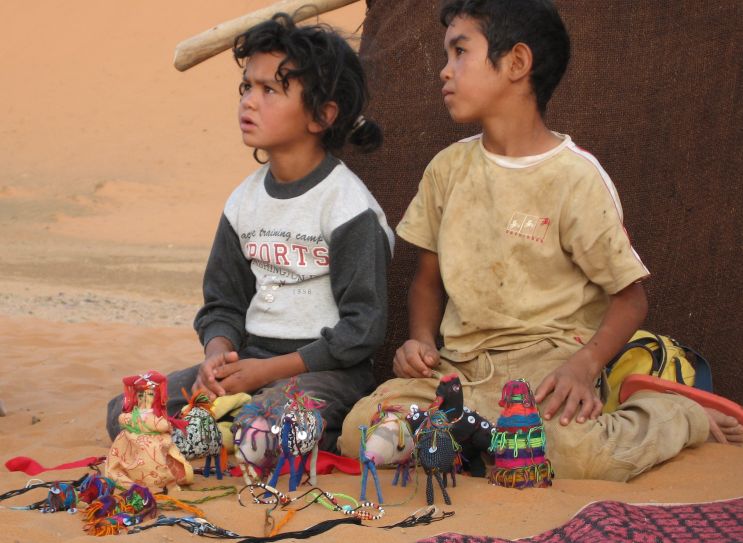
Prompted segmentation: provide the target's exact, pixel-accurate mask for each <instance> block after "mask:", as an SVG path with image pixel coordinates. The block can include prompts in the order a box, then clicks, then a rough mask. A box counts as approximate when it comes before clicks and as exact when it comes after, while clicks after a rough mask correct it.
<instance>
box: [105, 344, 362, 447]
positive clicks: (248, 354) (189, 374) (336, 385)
mask: <svg viewBox="0 0 743 543" xmlns="http://www.w3.org/2000/svg"><path fill="white" fill-rule="evenodd" d="M278 354H284V353H276V352H271V351H269V350H267V349H265V348H262V347H260V346H257V345H248V346H247V347H245V348H244V349H243V350H242V351H241V352H240V358H241V359H242V358H270V357H272V356H276V355H278ZM198 371H199V364H197V365H195V366H192V367H190V368H186V369H183V370H178V371H174V372H173V373H170V374H168V403H167V410H168V414H169V415H170V416H175V415H176V414H177V413H179V412H180V410H181V408H182V407H183V406H184V405H186V404H187V403H188V401H187V398H184V397H183V393H182V392H181V389H186V392H187V393H188V394H189V395H190V394H191V386H192V385H193V384H194V381H196V377H197V375H198ZM288 382H289V380H288V379H281V380H279V381H274V382H273V383H271V384H269V385H267V386H265V387H263V388H261V389H258V390H256V391H255V392H254V393H253V401H255V402H263V401H266V400H273V401H278V402H281V403H283V401H284V399H285V395H284V387H286V385H287V383H288ZM296 384H297V388H298V389H299V390H301V391H303V392H305V393H307V394H309V395H310V396H312V397H313V398H317V399H320V400H322V401H324V402H325V405H324V406H323V407H322V408H320V413H321V414H322V417H323V421H324V423H325V431H324V432H323V437H322V440H321V441H320V449H322V450H325V451H329V452H332V453H338V450H337V448H336V441H337V439H338V436H339V435H340V433H341V428H342V426H343V419H344V418H345V416H346V414H348V412H349V411H350V410H351V408H352V407H353V406H354V404H355V403H356V402H357V401H358V400H359V399H360V398H362V397H364V396H368V395H369V394H370V393H371V392H372V391H373V390H374V388H375V386H376V385H375V382H374V375H373V373H372V365H371V361H364V362H360V363H358V364H356V365H355V366H353V367H351V368H347V369H338V370H329V371H318V372H311V373H302V374H300V375H298V376H297V377H296ZM123 405H124V396H123V394H120V395H118V396H116V397H115V398H113V399H112V400H111V401H110V402H108V413H107V416H106V429H107V430H108V435H109V436H111V439H112V440H113V439H114V438H115V437H116V436H117V435H118V433H119V431H120V428H119V420H118V418H119V414H121V409H122V407H123Z"/></svg>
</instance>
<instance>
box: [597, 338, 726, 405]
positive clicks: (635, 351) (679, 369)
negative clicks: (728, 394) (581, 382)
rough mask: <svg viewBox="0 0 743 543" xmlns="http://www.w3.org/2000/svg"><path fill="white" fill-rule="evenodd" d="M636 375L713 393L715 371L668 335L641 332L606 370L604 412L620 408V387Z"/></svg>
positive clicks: (694, 352)
mask: <svg viewBox="0 0 743 543" xmlns="http://www.w3.org/2000/svg"><path fill="white" fill-rule="evenodd" d="M633 373H641V374H645V375H654V376H656V377H660V378H662V379H668V380H670V381H676V382H677V383H681V384H684V385H688V386H693V387H695V388H698V389H701V390H706V391H707V392H712V371H711V370H710V366H709V362H707V360H705V359H704V357H702V355H700V354H699V353H698V352H696V351H694V350H693V349H690V348H689V347H685V346H683V345H681V344H680V343H679V342H678V341H676V340H675V339H673V338H670V337H668V336H662V335H659V334H653V333H652V332H648V331H647V330H638V331H637V332H636V333H635V335H633V336H632V337H631V338H630V341H629V343H627V344H626V345H625V346H624V347H622V350H621V351H619V354H617V355H616V356H615V357H614V358H613V359H612V360H611V361H610V362H609V363H608V364H607V365H606V368H604V375H603V376H602V378H601V379H602V381H603V382H604V383H600V385H599V386H601V387H602V388H604V384H606V385H608V389H609V390H608V396H607V398H606V400H605V402H604V409H603V412H604V413H610V412H612V411H615V410H616V409H617V407H618V405H619V387H620V386H621V385H622V381H624V379H625V378H626V377H627V376H628V375H631V374H633Z"/></svg>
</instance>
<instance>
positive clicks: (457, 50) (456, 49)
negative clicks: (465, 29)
mask: <svg viewBox="0 0 743 543" xmlns="http://www.w3.org/2000/svg"><path fill="white" fill-rule="evenodd" d="M454 53H455V54H456V55H457V56H459V55H461V54H462V53H464V49H462V48H461V47H455V48H454Z"/></svg>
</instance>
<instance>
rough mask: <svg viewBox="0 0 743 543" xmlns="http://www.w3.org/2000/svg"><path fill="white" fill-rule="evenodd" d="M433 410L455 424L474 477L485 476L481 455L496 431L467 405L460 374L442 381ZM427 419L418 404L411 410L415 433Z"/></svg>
mask: <svg viewBox="0 0 743 543" xmlns="http://www.w3.org/2000/svg"><path fill="white" fill-rule="evenodd" d="M432 408H433V409H440V410H441V411H443V412H444V413H446V416H447V418H448V419H449V421H451V435H452V437H453V438H454V440H455V441H456V442H457V443H458V444H459V445H460V447H461V448H462V450H461V456H463V457H464V458H465V459H466V460H468V461H469V466H470V471H471V472H472V474H473V475H474V474H476V473H477V474H479V475H480V476H484V475H485V466H484V463H483V461H482V459H481V458H480V453H484V452H486V451H487V450H488V447H490V441H491V433H492V432H493V431H494V429H495V428H494V426H493V425H492V424H491V423H490V421H488V420H487V419H486V418H485V417H483V416H482V415H480V414H479V413H478V412H477V411H472V410H471V409H470V408H469V407H467V406H465V405H464V392H463V386H462V383H461V380H460V379H459V376H458V375H457V374H456V373H452V374H449V375H445V376H443V377H442V378H441V380H440V381H439V384H438V386H437V387H436V398H435V399H434V401H433V402H432V403H431V405H430V407H429V408H428V409H429V410H431V409H432ZM425 417H426V411H420V410H419V408H418V406H417V405H415V404H413V405H411V406H410V413H409V414H408V416H407V421H408V423H409V424H410V427H411V429H412V431H413V433H415V431H416V430H417V429H418V427H419V426H420V425H421V424H422V423H423V421H424V420H425ZM458 464H461V462H459V463H458Z"/></svg>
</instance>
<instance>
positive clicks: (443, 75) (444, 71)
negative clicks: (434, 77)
mask: <svg viewBox="0 0 743 543" xmlns="http://www.w3.org/2000/svg"><path fill="white" fill-rule="evenodd" d="M439 79H441V81H444V82H446V81H448V80H449V79H451V69H450V68H449V63H448V62H447V63H446V64H444V67H443V68H441V71H440V72H439Z"/></svg>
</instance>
